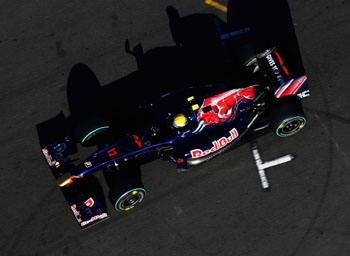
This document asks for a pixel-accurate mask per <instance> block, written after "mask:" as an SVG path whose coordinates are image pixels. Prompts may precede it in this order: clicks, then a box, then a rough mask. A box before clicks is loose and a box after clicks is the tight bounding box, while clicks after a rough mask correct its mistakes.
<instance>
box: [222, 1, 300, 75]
mask: <svg viewBox="0 0 350 256" xmlns="http://www.w3.org/2000/svg"><path fill="white" fill-rule="evenodd" d="M227 24H228V29H229V30H230V31H239V30H240V29H246V30H249V32H248V33H245V34H242V35H241V36H237V37H235V38H233V39H232V40H231V41H230V43H231V44H232V47H231V48H234V49H237V52H245V54H249V53H250V54H252V53H253V54H255V55H257V54H258V53H261V52H262V51H264V50H266V49H270V48H272V47H274V46H277V49H278V50H279V52H280V54H281V56H282V57H283V59H284V60H285V62H286V63H287V65H288V70H289V73H290V76H291V78H298V77H300V76H303V75H305V70H304V66H303V62H302V58H301V54H300V50H299V45H298V40H297V37H296V33H295V29H294V23H293V19H292V16H291V13H290V9H289V5H288V1H287V0H269V1H261V0H245V1H240V0H230V1H229V3H228V10H227ZM247 45H248V46H249V47H248V48H250V49H249V50H247V49H246V48H247ZM250 57H252V56H250Z"/></svg>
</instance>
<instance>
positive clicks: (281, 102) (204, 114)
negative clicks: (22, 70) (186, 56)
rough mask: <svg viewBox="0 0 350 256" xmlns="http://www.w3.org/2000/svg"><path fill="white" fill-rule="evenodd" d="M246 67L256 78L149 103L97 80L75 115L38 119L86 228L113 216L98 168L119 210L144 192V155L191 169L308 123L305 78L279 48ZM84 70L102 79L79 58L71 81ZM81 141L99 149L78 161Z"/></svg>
mask: <svg viewBox="0 0 350 256" xmlns="http://www.w3.org/2000/svg"><path fill="white" fill-rule="evenodd" d="M245 68H246V69H247V70H249V71H250V72H251V75H252V77H254V79H252V80H251V81H255V82H254V83H253V84H245V85H244V86H241V85H239V86H237V85H235V84H224V85H223V84H220V83H217V84H215V83H214V84H209V85H200V86H190V87H181V88H178V89H177V90H173V89H172V90H169V92H167V93H165V94H162V95H157V94H156V93H155V92H153V94H154V95H155V96H154V97H153V98H152V99H145V100H142V101H140V100H135V98H134V97H133V96H132V95H131V96H130V95H124V94H122V97H124V98H127V100H126V101H125V104H124V103H123V104H117V103H116V102H114V101H113V100H109V99H113V95H112V96H111V93H110V91H109V86H103V87H100V86H97V87H94V86H92V87H93V89H92V90H90V92H89V95H90V96H87V94H84V93H86V92H83V93H82V94H81V95H80V96H81V98H89V97H90V98H92V99H94V100H95V102H99V103H98V104H95V105H94V104H93V103H92V101H90V100H88V101H87V102H88V103H87V104H85V105H84V104H83V103H81V102H79V104H75V103H76V102H77V100H76V99H68V101H70V102H69V103H70V108H71V115H70V116H69V117H68V118H65V117H64V115H63V114H62V113H61V114H60V115H58V116H56V117H54V118H52V119H50V120H48V121H46V122H43V123H41V124H39V125H38V126H37V129H38V133H39V137H40V143H41V145H42V146H43V148H42V153H43V154H44V156H45V158H46V160H47V163H48V165H49V166H50V168H51V170H52V172H53V174H54V176H55V178H56V180H57V184H58V186H59V187H60V188H61V189H62V192H63V194H64V195H65V197H66V199H67V201H68V203H69V205H70V208H71V210H72V211H73V214H74V216H75V218H76V220H77V222H78V223H79V225H80V227H81V228H86V227H89V226H91V225H93V224H95V223H97V222H99V221H102V220H104V219H106V218H107V217H108V213H107V210H106V208H107V207H106V203H105V200H104V196H103V191H102V188H101V186H100V185H99V182H98V180H97V179H96V178H95V177H94V176H93V175H91V174H92V173H93V172H95V171H98V170H102V171H103V173H104V177H105V178H106V182H107V184H108V186H109V188H110V190H109V193H108V197H109V199H110V201H111V203H112V205H113V206H114V207H115V209H116V210H117V211H128V210H130V209H132V208H133V207H134V206H135V205H137V204H138V203H141V202H142V201H143V199H144V198H145V195H146V190H145V187H144V186H143V184H142V181H141V173H140V164H141V163H143V162H145V161H148V160H152V159H154V158H157V157H162V158H163V159H165V160H168V161H170V162H172V163H174V164H175V165H176V167H177V170H178V171H179V172H184V171H187V170H189V169H190V168H191V167H192V166H196V165H198V164H201V163H203V162H206V161H208V160H210V159H212V158H214V157H216V156H217V155H219V154H221V153H222V152H224V151H226V150H228V149H230V148H234V147H235V146H237V145H240V144H242V143H245V142H247V141H249V140H251V139H252V138H255V137H256V136H260V135H262V134H265V133H266V132H270V131H272V132H274V133H275V134H276V135H277V136H279V137H286V136H291V135H294V134H295V133H297V132H298V131H300V130H301V129H302V128H303V127H304V126H305V124H306V117H305V114H304V112H303V109H302V106H301V99H302V98H305V97H307V96H309V88H308V85H307V82H306V80H307V78H306V76H305V75H304V74H302V75H300V76H298V77H291V75H290V73H289V71H288V67H287V63H285V62H284V60H283V59H282V56H281V54H280V53H279V51H278V49H277V48H275V47H272V48H269V49H267V50H264V51H262V52H261V53H259V54H257V55H256V56H254V57H253V58H251V59H247V60H246V64H245ZM82 70H83V71H84V72H83V73H84V83H85V82H86V83H92V84H94V83H95V82H96V78H95V77H94V75H93V74H92V72H91V71H89V69H88V68H87V67H86V66H84V65H82V64H78V65H77V66H75V67H74V68H73V70H72V72H71V75H70V79H69V80H68V83H70V81H73V82H72V83H75V82H76V80H75V78H72V77H73V76H74V74H75V73H77V72H78V71H79V72H78V73H82V72H81V71H82ZM77 80H79V79H77ZM79 81H80V82H81V80H79ZM69 90H70V89H69V88H68V94H69ZM120 90H122V89H120ZM120 90H119V91H120ZM135 93H137V91H135ZM75 94H79V93H75ZM78 96H79V95H78ZM90 98H89V99H90ZM138 98H140V99H143V98H144V97H138ZM145 98H146V97H145ZM98 99H99V100H98ZM106 101H108V104H109V105H108V107H107V105H106V104H105V103H106ZM127 120H128V121H127ZM131 120H137V122H136V123H135V122H132V121H131ZM125 123H128V124H127V125H125ZM43 134H45V135H43ZM77 143H80V144H82V145H87V146H97V148H98V149H97V151H95V152H94V153H92V154H91V155H90V156H88V157H87V158H86V159H85V160H84V161H82V162H81V163H79V164H76V163H75V162H76V160H75V159H74V157H73V156H74V154H75V153H76V152H77Z"/></svg>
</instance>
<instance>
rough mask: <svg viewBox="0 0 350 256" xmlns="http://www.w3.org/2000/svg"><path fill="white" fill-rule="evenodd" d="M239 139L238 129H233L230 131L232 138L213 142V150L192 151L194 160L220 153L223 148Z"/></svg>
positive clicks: (223, 138)
mask: <svg viewBox="0 0 350 256" xmlns="http://www.w3.org/2000/svg"><path fill="white" fill-rule="evenodd" d="M237 137H238V131H237V129H236V128H233V129H232V130H231V131H230V137H228V138H226V137H222V138H220V139H219V140H216V141H213V142H212V144H213V147H212V148H211V149H208V150H205V151H203V150H201V149H194V150H191V156H192V158H198V157H202V156H206V155H209V154H211V153H213V152H215V151H218V150H219V149H221V148H224V147H226V146H227V145H228V144H230V143H231V142H232V141H233V140H235V139H236V138H237Z"/></svg>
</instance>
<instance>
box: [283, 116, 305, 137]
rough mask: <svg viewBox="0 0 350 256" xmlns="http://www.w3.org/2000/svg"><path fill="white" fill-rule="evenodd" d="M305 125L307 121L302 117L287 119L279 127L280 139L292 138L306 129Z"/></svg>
mask: <svg viewBox="0 0 350 256" xmlns="http://www.w3.org/2000/svg"><path fill="white" fill-rule="evenodd" d="M305 124H306V119H305V117H302V116H296V117H292V118H289V119H286V120H284V121H283V122H282V123H281V124H280V125H279V126H278V128H277V130H276V134H277V135H278V136H280V137H287V136H291V135H293V134H295V133H297V132H299V131H300V130H301V129H302V128H304V126H305Z"/></svg>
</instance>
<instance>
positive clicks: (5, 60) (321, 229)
mask: <svg viewBox="0 0 350 256" xmlns="http://www.w3.org/2000/svg"><path fill="white" fill-rule="evenodd" d="M221 3H222V4H224V5H226V4H227V2H221ZM168 5H173V6H174V7H176V8H177V9H178V10H179V11H180V13H181V15H188V14H193V13H215V14H217V15H219V17H221V18H222V19H223V20H225V13H224V12H222V11H221V10H219V9H216V8H214V7H212V6H208V5H205V4H204V1H202V0H201V1H199V0H193V1H184V0H178V1H170V0H166V1H152V2H151V1H148V2H144V1H134V0H130V1H110V0H107V1H103V4H102V3H100V2H92V1H85V2H84V3H82V2H81V1H76V0H73V1H66V2H65V3H62V2H61V1H56V0H54V1H25V2H21V3H18V2H16V1H6V2H5V1H1V3H0V24H1V31H0V57H1V58H0V88H1V93H0V99H1V100H0V109H1V114H0V116H1V118H0V120H1V126H0V134H1V137H0V144H1V147H0V152H1V153H0V155H1V162H0V168H1V171H0V191H1V193H0V195H1V215H0V216H1V224H0V230H1V240H0V241H1V253H0V254H1V255H133V256H134V255H250V256H252V255H259V256H263V255H269V256H271V255H278V256H284V255H285V256H297V255H308V256H310V255H318V256H330V255H336V256H341V255H344V256H345V255H350V185H349V184H350V175H349V174H350V153H349V152H350V143H349V142H350V139H349V129H350V114H349V113H350V101H349V96H350V89H349V81H350V75H349V74H350V72H349V67H350V61H349V60H350V47H349V45H350V34H349V31H350V18H349V17H350V15H349V14H350V2H349V1H345V0H334V1H326V0H291V1H290V6H291V11H292V15H293V17H294V23H295V28H296V31H297V35H298V39H299V44H300V49H301V53H302V56H303V60H304V65H305V69H306V72H307V75H308V77H309V84H310V87H311V92H312V97H310V98H308V99H306V100H305V101H304V108H305V112H306V114H307V116H308V124H307V127H306V128H305V129H304V130H303V131H302V132H301V133H299V134H297V135H295V136H294V137H290V138H286V139H279V138H277V137H276V136H274V135H273V134H269V135H266V136H264V137H262V138H260V139H259V141H258V142H259V144H260V147H261V149H262V155H263V158H264V159H266V160H268V159H272V158H274V157H277V156H280V155H283V154H286V153H295V154H296V155H297V158H296V160H295V161H293V162H291V163H287V164H284V165H282V166H278V167H274V168H271V169H269V170H268V176H269V178H270V182H271V184H272V191H271V192H270V193H264V192H262V191H261V189H260V185H259V180H258V176H257V173H256V170H255V166H254V162H253V159H252V155H251V151H250V148H249V146H248V145H245V146H242V147H240V148H238V149H236V150H235V151H232V152H228V153H225V154H224V155H222V156H220V157H218V158H216V159H214V160H212V161H211V162H209V163H207V164H205V165H202V166H200V167H197V168H195V169H194V170H193V171H191V172H188V173H185V174H178V173H177V172H176V170H175V168H174V166H172V165H171V164H170V163H167V162H164V161H161V160H159V161H155V162H152V163H150V164H147V165H145V166H143V179H144V183H145V185H146V186H147V189H148V196H147V198H146V200H145V202H144V203H143V204H142V205H141V206H140V207H137V208H136V209H134V210H133V211H131V212H129V213H128V214H117V213H115V212H113V211H112V210H111V209H110V211H109V212H110V216H111V217H110V219H109V220H107V221H105V222H103V223H101V224H99V225H97V226H94V227H92V228H90V229H88V230H86V231H81V230H80V229H79V227H78V225H76V223H75V220H74V219H73V215H72V213H71V211H70V209H69V208H68V207H67V204H66V202H65V200H64V198H63V196H62V194H61V192H60V190H59V189H58V188H57V187H56V185H55V181H54V179H53V177H52V175H51V173H50V171H49V169H48V167H47V165H46V163H45V161H44V159H43V157H42V155H41V152H40V146H39V144H38V137H37V134H36V130H35V125H36V124H38V123H40V122H42V121H44V120H46V119H49V118H51V117H52V116H54V115H55V114H57V113H58V112H59V111H60V110H61V109H63V111H64V112H65V113H68V106H67V101H66V91H65V90H66V79H67V76H68V73H69V70H70V69H71V67H72V66H73V65H74V64H76V63H78V62H83V63H86V64H88V65H89V66H90V67H91V68H92V69H93V70H94V72H95V73H96V75H97V77H98V78H99V79H100V81H101V83H102V84H106V83H109V82H112V81H114V80H116V79H119V78H121V77H123V76H125V75H127V74H128V73H130V72H132V71H134V70H136V63H135V60H134V59H133V58H132V57H131V56H130V55H128V54H126V53H125V50H124V41H125V39H129V40H130V42H131V44H137V43H142V44H143V46H144V49H145V50H149V49H151V48H154V47H158V46H164V45H173V42H172V39H171V36H170V32H169V25H168V19H167V16H166V12H165V8H166V6H168Z"/></svg>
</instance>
